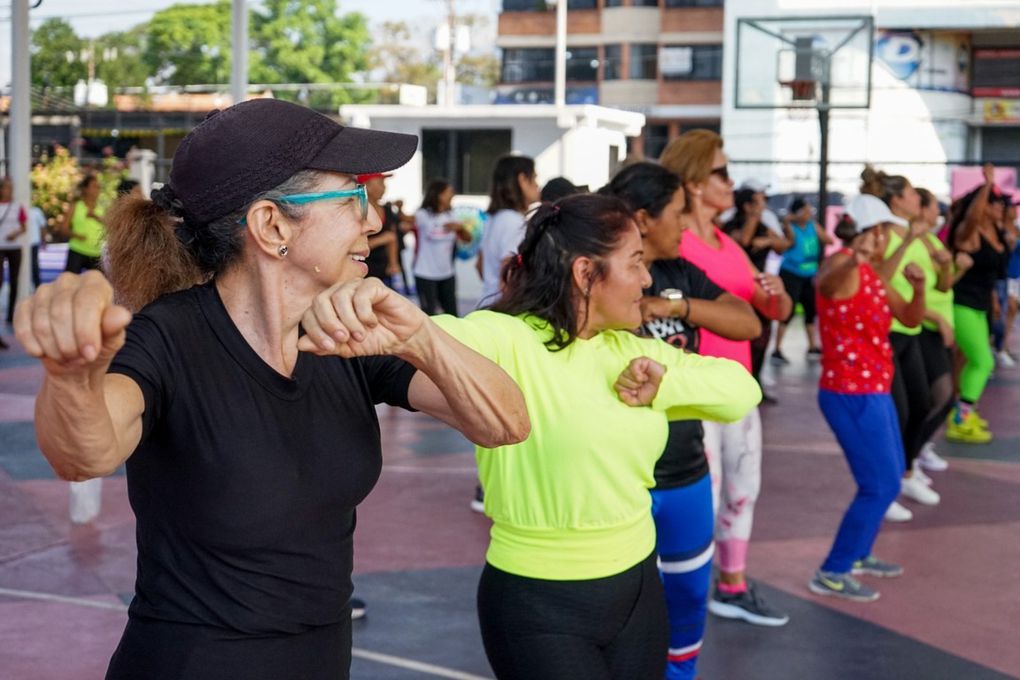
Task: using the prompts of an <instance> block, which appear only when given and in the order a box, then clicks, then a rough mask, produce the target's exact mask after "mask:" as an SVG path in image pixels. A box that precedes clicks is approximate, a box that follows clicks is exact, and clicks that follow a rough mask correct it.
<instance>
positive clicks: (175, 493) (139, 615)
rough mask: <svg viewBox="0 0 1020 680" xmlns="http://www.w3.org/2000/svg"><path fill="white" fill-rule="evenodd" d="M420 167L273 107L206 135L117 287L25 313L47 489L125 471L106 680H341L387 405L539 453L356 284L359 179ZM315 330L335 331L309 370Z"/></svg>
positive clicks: (485, 384)
mask: <svg viewBox="0 0 1020 680" xmlns="http://www.w3.org/2000/svg"><path fill="white" fill-rule="evenodd" d="M416 144H417V141H416V139H415V138H414V137H413V136H407V135H397V134H391V133H385V132H378V131H372V130H359V129H355V128H344V127H342V126H340V125H338V124H337V123H335V122H334V121H332V120H330V119H329V118H326V117H325V116H321V115H319V114H317V113H315V112H313V111H310V110H308V109H305V108H302V107H300V106H296V105H293V104H288V103H285V102H280V101H274V100H255V101H249V102H246V103H243V104H238V105H237V106H234V107H231V108H229V109H226V110H224V111H222V112H219V113H216V114H214V115H213V116H211V117H210V118H208V119H207V120H206V121H205V122H203V123H202V124H201V125H199V126H198V127H197V128H195V130H193V131H192V132H191V133H190V134H189V135H188V136H187V137H186V138H185V139H184V141H183V142H182V144H181V146H180V148H179V149H178V151H177V153H176V154H175V156H174V161H173V167H172V170H171V173H170V182H169V184H167V185H166V186H164V187H163V188H162V189H160V190H158V191H156V192H155V193H154V195H153V201H152V202H148V201H145V200H143V199H127V200H124V201H122V202H121V203H120V204H119V205H118V207H117V209H116V210H115V211H113V213H112V214H111V215H110V216H109V220H108V222H109V242H108V252H107V256H108V260H109V265H110V267H109V275H110V279H111V281H112V283H113V285H112V287H111V284H110V283H109V282H108V281H107V279H105V278H104V277H103V275H102V274H100V273H98V272H88V273H86V274H84V275H83V276H77V275H72V274H63V275H62V276H61V277H60V278H59V279H58V280H57V281H56V282H55V283H53V284H51V285H47V286H42V287H41V288H40V289H39V290H38V292H37V293H36V294H35V295H34V296H33V297H32V298H30V299H29V300H27V301H26V302H25V303H23V304H22V305H21V306H20V307H19V308H18V310H17V315H16V316H17V318H16V321H15V330H16V332H17V335H18V338H19V340H20V341H21V342H22V344H23V345H24V346H25V348H26V350H27V351H28V352H29V354H31V355H33V356H36V357H38V358H40V359H41V360H42V363H43V365H44V367H45V369H46V376H45V379H44V383H43V386H42V389H41V391H40V393H39V397H38V402H37V410H36V418H37V420H36V422H37V430H38V435H39V446H40V448H41V449H42V451H43V453H44V454H45V456H46V457H47V459H48V460H49V462H50V464H51V465H52V466H53V468H54V470H55V471H56V472H57V474H59V475H60V476H61V477H63V478H65V479H70V480H83V479H88V478H92V477H97V476H101V475H108V474H110V473H112V472H113V471H114V470H116V469H117V468H118V466H120V465H121V464H122V463H126V465H127V482H128V493H129V497H130V501H131V506H132V508H133V510H134V512H135V515H136V517H137V521H138V527H137V541H138V574H137V582H136V588H135V598H134V600H133V601H132V603H131V607H130V610H129V618H128V624H127V628H126V630H125V632H124V636H123V638H122V639H121V642H120V645H119V647H118V649H117V651H116V652H115V654H114V656H113V659H112V661H111V663H110V668H109V670H108V672H107V677H108V678H147V679H150V680H151V679H155V678H188V679H189V680H196V679H202V678H213V677H216V678H246V679H248V680H251V679H255V678H265V679H267V680H269V679H273V680H277V679H279V678H303V679H308V680H315V679H319V678H322V679H325V678H329V679H330V680H336V679H337V678H346V677H348V674H349V666H350V658H351V657H350V655H351V639H350V636H351V629H350V613H349V598H350V594H351V569H352V560H353V555H352V542H353V531H354V525H355V510H354V509H355V506H356V505H357V504H358V503H359V502H360V501H361V500H362V499H364V498H365V496H366V495H367V494H368V492H369V491H370V490H371V488H372V486H373V485H374V484H375V481H376V479H377V478H378V476H379V472H380V468H381V455H380V443H379V427H378V421H377V420H376V416H375V410H374V405H375V404H377V403H381V402H386V403H389V404H393V405H397V406H403V407H405V408H417V409H420V410H422V411H425V412H427V413H430V414H432V415H434V416H436V417H438V418H440V419H442V420H444V421H445V422H447V423H450V424H451V425H453V426H454V427H457V428H459V429H460V430H461V431H462V432H464V433H465V434H466V435H467V436H468V437H469V438H471V439H473V440H474V441H475V442H476V443H478V444H480V445H483V446H500V445H503V444H509V443H513V442H518V441H521V440H522V439H524V438H525V437H526V436H527V433H528V430H529V422H528V418H527V414H526V410H525V407H524V401H523V398H522V396H521V393H520V391H519V390H518V389H517V387H516V385H514V383H513V382H512V381H511V380H510V378H509V377H508V376H507V375H506V374H505V373H504V372H503V371H501V370H500V369H499V368H497V367H496V366H495V365H494V364H492V363H490V362H489V361H487V360H485V359H483V358H482V357H481V356H480V355H478V354H475V353H474V352H472V351H470V350H468V349H467V348H466V347H465V346H463V345H461V344H460V343H458V342H457V341H455V340H454V339H453V338H451V337H450V336H448V335H447V334H445V333H444V332H443V331H441V330H440V329H439V328H438V327H437V326H435V325H434V324H433V323H432V322H431V321H429V320H428V318H427V317H426V316H425V315H424V314H423V313H422V312H421V311H419V310H418V309H417V308H416V307H414V306H413V305H412V304H411V303H410V302H408V301H407V300H405V299H404V298H402V297H400V296H399V295H397V294H395V293H394V292H392V291H391V290H390V289H388V288H386V287H385V286H384V285H383V284H382V283H381V282H379V281H378V280H375V279H364V278H363V277H364V276H365V274H366V270H367V267H366V265H365V262H364V260H365V257H366V256H367V254H368V250H369V249H368V237H369V236H370V235H371V234H373V233H375V232H376V231H378V229H379V221H378V217H377V215H376V214H375V213H374V211H368V210H367V197H366V195H365V189H364V186H362V185H359V184H356V182H355V175H358V174H363V173H371V172H383V171H386V170H390V169H393V168H396V167H398V166H400V165H402V164H403V163H405V162H406V161H407V160H408V159H409V158H410V157H411V155H412V154H413V153H414V151H415V149H416ZM132 312H135V314H134V316H133V317H132ZM315 319H333V320H334V323H333V324H332V325H331V329H332V333H331V337H330V339H329V341H328V342H322V341H320V342H319V344H318V345H317V346H313V345H312V344H311V343H310V342H309V341H308V339H307V338H306V337H304V336H303V331H302V326H303V325H305V326H307V324H308V323H315V321H314V320H315Z"/></svg>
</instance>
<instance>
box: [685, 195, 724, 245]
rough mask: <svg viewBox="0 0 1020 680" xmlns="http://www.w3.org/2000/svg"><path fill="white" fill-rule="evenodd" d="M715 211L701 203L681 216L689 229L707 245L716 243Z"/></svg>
mask: <svg viewBox="0 0 1020 680" xmlns="http://www.w3.org/2000/svg"><path fill="white" fill-rule="evenodd" d="M713 217H715V209H713V208H709V207H708V206H706V205H704V204H703V203H701V202H700V201H698V202H697V203H695V204H694V206H693V208H692V209H691V211H690V212H688V213H684V214H683V215H682V216H681V218H680V219H681V221H682V222H683V224H684V226H685V227H687V229H689V230H691V231H693V232H694V233H695V234H697V236H698V238H700V239H701V240H702V241H705V242H706V243H715V241H716V237H715V223H714V222H712V218H713Z"/></svg>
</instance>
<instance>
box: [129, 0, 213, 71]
mask: <svg viewBox="0 0 1020 680" xmlns="http://www.w3.org/2000/svg"><path fill="white" fill-rule="evenodd" d="M142 61H143V62H144V64H145V66H146V67H147V68H148V71H149V73H151V74H152V75H153V76H155V77H156V79H157V80H158V81H159V82H164V83H169V84H171V85H195V84H200V83H226V82H229V80H230V62H231V59H230V0H219V1H218V2H216V3H213V4H209V5H187V4H179V5H173V6H171V7H168V8H167V9H164V10H162V11H160V12H157V13H156V14H155V15H153V17H152V19H151V20H150V21H149V24H148V40H147V41H146V44H145V47H144V51H143V52H142Z"/></svg>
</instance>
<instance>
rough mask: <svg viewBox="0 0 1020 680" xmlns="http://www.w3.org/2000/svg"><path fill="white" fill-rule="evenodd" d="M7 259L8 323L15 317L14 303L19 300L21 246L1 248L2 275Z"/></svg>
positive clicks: (0, 273)
mask: <svg viewBox="0 0 1020 680" xmlns="http://www.w3.org/2000/svg"><path fill="white" fill-rule="evenodd" d="M5 260H6V261H7V323H11V321H12V320H13V319H14V305H15V304H16V303H17V301H18V276H19V275H20V274H21V248H10V249H8V250H0V276H2V274H3V268H4V261H5Z"/></svg>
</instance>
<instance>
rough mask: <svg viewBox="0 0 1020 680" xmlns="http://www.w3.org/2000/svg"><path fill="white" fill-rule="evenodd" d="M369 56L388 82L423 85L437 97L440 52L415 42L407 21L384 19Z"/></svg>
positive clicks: (381, 76) (373, 68)
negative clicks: (429, 49) (427, 49)
mask: <svg viewBox="0 0 1020 680" xmlns="http://www.w3.org/2000/svg"><path fill="white" fill-rule="evenodd" d="M369 56H370V63H371V68H372V70H373V71H376V72H377V73H378V76H377V77H378V78H380V79H381V80H383V81H384V82H387V83H407V84H409V85H423V86H425V87H427V88H428V90H429V93H430V95H431V96H432V97H434V96H435V92H436V83H438V82H439V77H440V64H439V59H438V56H437V53H435V52H432V51H428V52H426V51H425V50H424V49H422V48H421V47H420V46H418V45H416V44H415V43H414V42H413V35H412V32H411V27H410V26H409V25H408V24H407V22H406V21H386V22H383V24H382V25H381V26H380V27H379V31H378V34H377V35H376V40H375V43H374V46H373V47H372V50H371V52H370V54H369Z"/></svg>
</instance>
